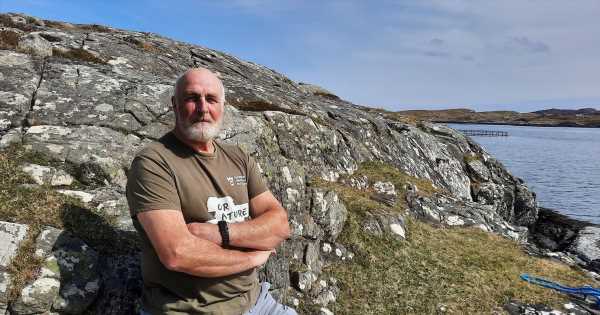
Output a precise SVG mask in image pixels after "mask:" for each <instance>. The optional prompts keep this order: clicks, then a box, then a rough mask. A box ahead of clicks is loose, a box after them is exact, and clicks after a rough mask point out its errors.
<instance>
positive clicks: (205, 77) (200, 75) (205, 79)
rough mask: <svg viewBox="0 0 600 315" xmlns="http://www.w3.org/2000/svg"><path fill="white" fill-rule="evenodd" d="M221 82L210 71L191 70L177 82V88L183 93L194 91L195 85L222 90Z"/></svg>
mask: <svg viewBox="0 0 600 315" xmlns="http://www.w3.org/2000/svg"><path fill="white" fill-rule="evenodd" d="M222 84H223V83H222V82H221V80H220V79H219V78H218V77H217V76H216V75H215V74H214V73H212V72H211V71H210V70H208V69H202V68H200V69H191V70H188V71H187V72H186V73H184V74H183V75H182V76H181V77H180V78H179V79H178V80H177V87H178V88H179V89H181V90H182V91H187V90H190V89H192V86H193V85H205V86H210V87H215V88H221V86H222Z"/></svg>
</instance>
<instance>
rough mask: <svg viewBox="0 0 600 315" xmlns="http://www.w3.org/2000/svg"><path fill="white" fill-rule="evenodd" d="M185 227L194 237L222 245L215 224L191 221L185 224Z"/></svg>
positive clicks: (217, 227)
mask: <svg viewBox="0 0 600 315" xmlns="http://www.w3.org/2000/svg"><path fill="white" fill-rule="evenodd" d="M187 228H188V230H189V231H190V233H192V234H193V235H194V236H196V237H199V238H201V239H204V240H207V241H210V242H212V243H214V244H217V245H219V246H222V245H223V239H222V237H221V233H220V232H219V226H218V225H216V224H212V223H198V222H192V223H188V224H187Z"/></svg>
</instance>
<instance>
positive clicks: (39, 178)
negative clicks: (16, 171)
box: [21, 163, 73, 186]
mask: <svg viewBox="0 0 600 315" xmlns="http://www.w3.org/2000/svg"><path fill="white" fill-rule="evenodd" d="M21 169H22V170H23V172H25V173H27V174H28V175H29V176H30V177H31V178H32V179H33V181H34V182H35V183H36V184H38V185H49V186H69V185H71V184H72V183H73V177H72V176H71V175H69V174H68V173H67V172H65V171H63V170H60V169H56V168H54V167H50V166H42V165H37V164H31V163H27V164H25V165H23V167H22V168H21Z"/></svg>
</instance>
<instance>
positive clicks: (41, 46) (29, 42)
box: [17, 32, 52, 57]
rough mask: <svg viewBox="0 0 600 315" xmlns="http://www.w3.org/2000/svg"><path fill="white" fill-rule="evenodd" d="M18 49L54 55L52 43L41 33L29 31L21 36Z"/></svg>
mask: <svg viewBox="0 0 600 315" xmlns="http://www.w3.org/2000/svg"><path fill="white" fill-rule="evenodd" d="M17 49H18V50H19V51H22V52H26V53H30V54H32V55H37V56H40V57H49V56H52V45H51V44H50V42H48V41H47V40H46V39H45V38H43V37H42V36H40V35H39V33H35V32H34V33H29V34H26V35H24V36H21V38H19V43H18V45H17Z"/></svg>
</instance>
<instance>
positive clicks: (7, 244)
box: [0, 221, 29, 268]
mask: <svg viewBox="0 0 600 315" xmlns="http://www.w3.org/2000/svg"><path fill="white" fill-rule="evenodd" d="M28 230H29V227H28V226H27V225H24V224H17V223H10V222H3V221H0V268H7V267H8V266H9V264H10V262H11V260H12V258H13V257H14V256H15V255H16V254H17V250H18V249H19V244H21V242H22V241H23V240H24V239H25V237H26V236H27V231H28Z"/></svg>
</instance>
